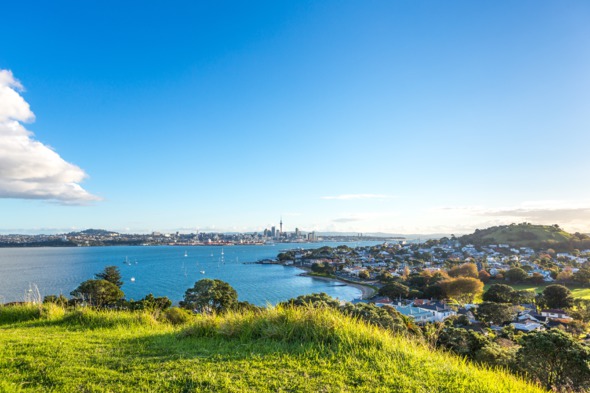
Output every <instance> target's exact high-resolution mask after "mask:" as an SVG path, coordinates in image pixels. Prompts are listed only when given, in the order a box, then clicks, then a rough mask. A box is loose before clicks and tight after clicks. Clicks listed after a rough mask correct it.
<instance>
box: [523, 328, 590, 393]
mask: <svg viewBox="0 0 590 393" xmlns="http://www.w3.org/2000/svg"><path fill="white" fill-rule="evenodd" d="M520 345H521V347H520V349H519V350H518V352H517V353H516V367H517V369H519V370H520V371H521V372H523V373H525V374H526V375H527V376H529V377H532V378H533V379H535V380H538V381H539V382H540V383H541V384H542V385H543V386H545V387H546V388H547V389H549V390H551V389H555V390H558V391H562V390H565V391H582V392H583V391H586V389H588V388H590V349H588V348H587V347H585V346H583V345H582V344H580V343H579V342H577V341H576V340H575V339H574V338H573V337H572V336H571V335H570V334H568V333H565V332H562V331H560V330H558V329H551V330H548V331H543V332H532V333H529V334H525V335H523V336H522V337H521V338H520Z"/></svg>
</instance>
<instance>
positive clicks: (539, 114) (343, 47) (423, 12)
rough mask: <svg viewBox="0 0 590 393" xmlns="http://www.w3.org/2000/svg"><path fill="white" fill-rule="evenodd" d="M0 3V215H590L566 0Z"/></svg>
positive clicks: (261, 222) (256, 219)
mask: <svg viewBox="0 0 590 393" xmlns="http://www.w3.org/2000/svg"><path fill="white" fill-rule="evenodd" d="M11 3H12V4H5V5H3V14H4V15H5V17H4V18H3V21H2V23H1V24H0V36H2V37H3V39H2V40H1V41H0V70H4V74H3V75H4V82H2V78H1V77H0V89H4V90H3V91H4V93H5V94H4V95H2V94H1V92H2V90H0V196H1V197H2V199H0V210H1V211H2V220H1V221H0V232H15V231H17V232H22V231H33V232H35V231H36V232H49V231H64V230H65V231H69V230H72V229H85V228H89V227H93V228H105V229H113V230H120V231H131V232H150V231H156V230H157V231H176V230H180V231H194V230H196V229H199V230H220V231H230V230H231V231H233V230H240V231H250V230H262V229H264V228H265V227H270V226H271V225H277V224H278V221H279V218H280V217H281V216H282V217H283V222H284V225H285V229H286V230H294V228H295V227H299V228H300V229H302V230H319V231H326V230H331V231H353V232H378V231H379V232H390V233H464V232H470V231H472V230H473V229H474V228H478V227H479V228H481V227H486V226H489V225H495V224H505V223H511V222H522V221H528V222H534V223H545V224H555V223H558V224H560V225H562V226H563V227H564V228H565V229H568V230H571V231H585V232H587V231H590V183H589V182H588V181H587V172H588V169H589V168H590V155H589V154H588V152H587V149H588V146H590V133H589V132H588V131H589V126H590V117H589V108H590V72H589V71H588V70H590V51H589V50H588V48H589V44H590V24H588V23H587V22H588V20H590V3H588V2H586V1H568V2H555V1H553V2H549V1H519V2H509V1H505V2H503V1H495V2H473V1H448V2H447V1H445V2H441V1H396V2H392V1H370V2H358V1H325V2H303V1H298V2H290V1H289V2H288V1H281V2H276V1H275V2H271V1H269V2H210V3H211V4H206V3H205V2H201V3H197V2H190V1H187V2H176V1H170V2H165V3H164V2H161V3H160V2H146V1H141V2H140V1H137V2H124V4H122V3H123V2H114V1H113V2H110V1H100V2H98V1H87V2H77V1H55V2H43V1H19V2H11ZM9 71H10V73H9ZM19 82H20V85H19ZM2 83H4V85H2ZM14 92H16V93H15V94H16V97H15V94H13V93H14ZM18 96H20V97H22V100H21V101H19V98H18ZM2 97H4V98H2ZM13 104H14V105H13ZM16 104H18V105H20V106H19V107H18V108H21V109H22V108H25V107H26V104H28V105H29V106H30V111H32V113H34V118H33V115H32V113H28V112H27V113H25V112H26V111H25V112H22V111H21V112H19V113H18V114H17V113H16V112H14V111H13V109H14V108H17V106H16ZM11 108H12V109H11ZM15 110H16V109H15ZM11 111H13V112H11ZM23 111H24V109H23ZM3 113H4V120H3V121H4V123H5V124H4V125H5V126H6V127H5V128H4V129H3V128H2V123H1V121H2V119H3V117H2V116H3ZM10 122H12V123H11V124H13V123H14V122H18V124H19V125H20V126H21V128H19V129H18V135H16V134H15V132H17V131H14V130H13V128H9V127H8V125H7V124H9V123H10ZM3 130H4V131H3ZM11 130H12V131H11ZM26 130H28V131H30V132H31V133H33V134H26ZM23 138H24V140H25V143H26V144H27V146H29V147H31V148H26V149H23V150H22V151H21V150H19V154H13V153H14V152H15V151H16V150H15V149H21V147H22V146H23V145H22V143H21V142H22V140H23ZM17 141H20V142H18V143H17ZM19 143H20V144H19ZM39 143H40V144H42V145H41V146H40V145H39ZM15 146H19V147H18V148H17V147H15ZM48 148H51V149H53V152H54V153H57V154H54V155H53V156H51V154H49V153H47V152H48V151H49V149H48ZM2 156H4V159H2ZM56 156H57V157H56ZM2 167H4V169H2ZM23 168H24V169H23ZM47 168H51V170H49V169H47ZM25 172H26V175H25V174H24V173H25ZM29 172H30V173H29ZM78 185H79V186H78ZM80 187H81V188H80Z"/></svg>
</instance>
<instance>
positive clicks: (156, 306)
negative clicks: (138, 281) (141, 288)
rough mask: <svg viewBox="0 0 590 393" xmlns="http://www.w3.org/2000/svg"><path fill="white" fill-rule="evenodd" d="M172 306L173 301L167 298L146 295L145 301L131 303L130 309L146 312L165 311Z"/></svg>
mask: <svg viewBox="0 0 590 393" xmlns="http://www.w3.org/2000/svg"><path fill="white" fill-rule="evenodd" d="M170 306H172V301H171V300H170V299H168V298H167V297H166V296H164V297H154V295H152V294H151V293H150V294H148V295H146V296H145V297H144V298H143V299H141V300H138V301H136V302H130V307H131V309H133V310H146V311H150V312H154V311H164V310H166V309H168V308H170Z"/></svg>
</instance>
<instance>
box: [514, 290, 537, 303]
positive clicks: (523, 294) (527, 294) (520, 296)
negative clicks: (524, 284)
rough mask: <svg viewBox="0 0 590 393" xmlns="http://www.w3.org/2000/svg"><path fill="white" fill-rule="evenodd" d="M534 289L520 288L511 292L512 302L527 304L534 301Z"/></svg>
mask: <svg viewBox="0 0 590 393" xmlns="http://www.w3.org/2000/svg"><path fill="white" fill-rule="evenodd" d="M535 296H536V293H535V291H529V290H526V289H520V290H518V291H514V292H512V304H527V303H534V302H535Z"/></svg>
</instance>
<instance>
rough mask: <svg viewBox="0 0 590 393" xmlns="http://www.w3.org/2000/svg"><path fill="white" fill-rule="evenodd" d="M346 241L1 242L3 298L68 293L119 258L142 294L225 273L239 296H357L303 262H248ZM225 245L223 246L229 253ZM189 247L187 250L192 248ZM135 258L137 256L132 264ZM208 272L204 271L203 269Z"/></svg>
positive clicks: (174, 295) (271, 299)
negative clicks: (32, 291) (309, 271)
mask: <svg viewBox="0 0 590 393" xmlns="http://www.w3.org/2000/svg"><path fill="white" fill-rule="evenodd" d="M339 244H348V245H349V246H355V245H371V244H377V242H362V243H354V244H353V243H314V244H277V245H274V246H229V247H223V248H222V247H218V246H198V247H178V246H158V247H137V246H136V247H122V246H119V247H74V248H0V303H4V302H12V301H22V300H24V299H25V296H26V293H27V291H28V290H29V288H30V287H31V286H33V287H34V286H35V285H36V286H37V287H38V288H39V291H40V293H41V295H42V296H44V295H48V294H56V295H58V294H62V293H63V294H64V295H66V296H69V293H70V292H71V291H72V290H73V289H75V288H76V287H77V286H78V285H79V284H80V283H81V282H83V281H85V280H88V279H92V278H94V274H95V273H98V272H100V271H102V270H103V269H104V267H105V266H109V265H115V266H118V267H119V269H120V271H121V275H122V276H123V280H124V282H125V284H124V285H123V288H122V289H123V291H124V292H125V295H126V297H127V298H128V299H135V300H138V299H140V298H143V297H144V296H145V295H146V294H148V293H153V294H154V296H167V297H169V298H170V299H172V300H173V301H174V302H177V301H179V300H182V298H183V296H184V291H185V290H186V289H187V288H189V287H192V286H193V285H194V283H195V281H198V280H200V279H203V278H218V279H220V280H223V281H227V282H228V283H230V285H231V286H233V287H234V288H235V289H236V290H237V291H238V296H239V299H240V300H246V301H248V302H250V303H254V304H257V305H265V304H266V303H272V304H276V303H277V302H280V301H283V300H287V299H290V298H293V297H297V296H299V295H303V294H308V293H314V292H326V293H327V294H329V295H330V296H332V297H336V298H339V299H343V300H352V299H355V298H358V297H360V295H361V293H360V291H359V290H358V289H356V288H353V287H350V286H342V284H340V283H332V282H327V281H323V280H318V279H314V278H310V277H301V276H299V274H300V273H301V272H302V271H301V270H299V269H297V268H294V267H285V266H281V265H258V264H249V263H248V262H256V261H258V260H260V259H264V258H275V257H276V256H277V254H278V253H279V252H281V251H283V250H287V249H291V248H295V247H302V248H318V247H322V246H325V245H328V246H337V245H339ZM222 252H223V254H222ZM185 255H186V256H185ZM126 261H128V262H129V263H130V264H126V263H125V262H126ZM202 272H204V273H202Z"/></svg>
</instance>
